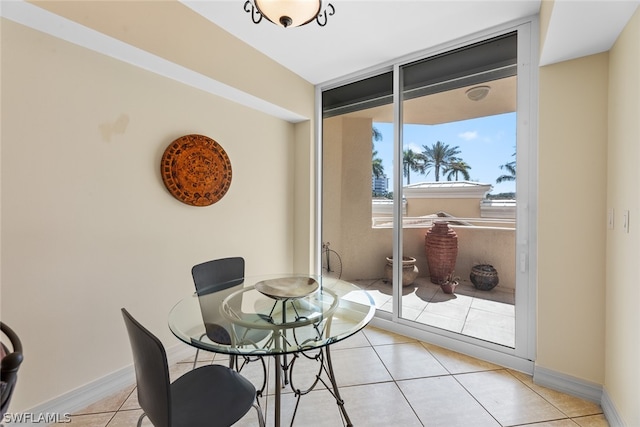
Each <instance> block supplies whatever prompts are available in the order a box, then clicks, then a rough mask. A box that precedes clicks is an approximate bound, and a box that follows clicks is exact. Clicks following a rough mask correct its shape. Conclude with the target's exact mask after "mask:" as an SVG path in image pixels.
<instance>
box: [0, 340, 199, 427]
mask: <svg viewBox="0 0 640 427" xmlns="http://www.w3.org/2000/svg"><path fill="white" fill-rule="evenodd" d="M166 351H167V361H168V363H169V366H171V365H172V364H174V363H176V362H179V361H180V360H184V359H187V358H189V357H192V356H193V355H194V354H195V349H194V348H192V347H189V346H186V345H184V344H177V345H175V346H173V347H171V348H167V349H166ZM135 380H136V379H135V372H134V369H133V363H132V364H131V365H128V366H125V367H123V368H121V369H118V370H117V371H115V372H112V373H110V374H108V375H105V376H104V377H102V378H98V379H97V380H94V381H91V382H90V383H88V384H85V385H83V386H80V387H78V388H76V389H74V390H71V391H69V392H67V393H64V394H62V395H60V396H58V397H55V398H53V399H51V400H49V401H47V402H44V403H42V404H40V405H38V406H35V407H33V408H31V409H29V410H27V411H24V414H30V415H31V416H32V418H37V417H38V416H40V415H41V414H42V415H41V417H40V418H41V419H51V417H55V416H56V414H57V416H58V417H59V418H58V419H59V420H60V421H62V420H64V418H65V415H64V414H73V413H75V412H78V411H79V410H81V409H83V408H86V407H87V406H89V405H91V404H93V403H96V402H99V401H100V400H102V399H104V398H106V397H109V396H111V395H112V394H114V393H117V392H119V391H120V390H122V389H124V388H126V387H129V386H131V385H133V384H135ZM5 425H6V426H7V427H8V426H29V427H31V426H32V427H42V426H43V425H46V423H43V422H26V423H5Z"/></svg>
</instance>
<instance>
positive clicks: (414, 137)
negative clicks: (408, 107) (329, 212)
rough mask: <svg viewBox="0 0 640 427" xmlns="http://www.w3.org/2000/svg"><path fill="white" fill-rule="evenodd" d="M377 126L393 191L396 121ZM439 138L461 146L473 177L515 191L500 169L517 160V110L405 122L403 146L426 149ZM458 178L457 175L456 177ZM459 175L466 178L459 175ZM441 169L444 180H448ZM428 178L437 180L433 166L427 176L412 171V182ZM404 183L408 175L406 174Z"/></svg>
mask: <svg viewBox="0 0 640 427" xmlns="http://www.w3.org/2000/svg"><path fill="white" fill-rule="evenodd" d="M373 126H374V127H375V128H376V129H378V130H379V131H380V133H381V134H382V141H375V142H374V147H375V150H377V151H378V157H380V158H381V159H382V165H383V166H384V172H385V175H387V177H388V178H389V187H388V190H389V191H393V176H392V175H393V163H392V162H393V125H392V124H391V123H374V124H373ZM437 141H441V142H442V143H444V144H446V145H449V147H455V146H457V147H458V148H459V151H460V154H458V156H457V157H459V158H461V159H462V160H463V161H465V162H466V163H467V164H468V165H469V166H471V169H469V175H470V178H471V181H476V182H479V183H483V184H491V185H493V190H492V191H491V193H492V194H498V193H507V192H515V182H514V181H511V182H503V183H501V184H496V179H497V178H498V177H499V176H500V175H504V174H508V173H507V171H506V170H502V169H500V165H504V164H505V163H508V162H511V161H514V160H515V157H514V156H513V154H514V153H515V151H516V113H506V114H498V115H495V116H488V117H481V118H477V119H470V120H462V121H458V122H451V123H445V124H440V125H405V127H404V144H403V149H404V150H407V149H412V150H413V151H414V152H417V153H421V152H422V151H424V148H422V146H423V145H427V146H431V145H433V144H435V143H436V142H437ZM454 179H455V178H454ZM459 179H460V180H462V179H464V178H463V177H462V176H459ZM446 180H447V178H446V177H443V176H442V170H441V171H440V181H446ZM424 181H435V175H434V171H433V169H431V171H430V172H429V173H428V174H427V176H425V175H422V174H419V173H416V172H411V176H410V182H411V184H415V183H418V182H424ZM403 183H404V185H406V184H407V178H406V177H403Z"/></svg>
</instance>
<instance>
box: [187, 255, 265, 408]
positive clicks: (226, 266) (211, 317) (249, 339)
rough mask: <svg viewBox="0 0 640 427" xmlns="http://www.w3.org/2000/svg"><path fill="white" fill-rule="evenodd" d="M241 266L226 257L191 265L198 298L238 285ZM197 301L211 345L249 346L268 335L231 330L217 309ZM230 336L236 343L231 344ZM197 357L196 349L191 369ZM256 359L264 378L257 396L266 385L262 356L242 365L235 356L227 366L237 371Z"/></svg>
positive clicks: (203, 300) (245, 359) (241, 260)
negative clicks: (213, 343)
mask: <svg viewBox="0 0 640 427" xmlns="http://www.w3.org/2000/svg"><path fill="white" fill-rule="evenodd" d="M244 265H245V262H244V258H242V257H229V258H220V259H214V260H211V261H207V262H203V263H202V264H197V265H195V266H193V268H192V269H191V275H192V276H193V282H194V283H195V286H196V293H197V294H198V297H204V296H206V295H208V294H211V293H214V292H222V291H225V290H230V289H231V288H233V287H235V286H237V285H239V284H241V283H242V282H243V281H244ZM199 302H200V311H201V313H202V320H203V321H204V326H205V331H206V332H205V334H204V335H207V338H209V339H210V340H211V341H213V342H217V343H220V344H225V345H230V344H235V345H241V346H251V345H254V344H255V343H258V342H260V341H262V340H263V339H264V338H266V337H267V336H269V332H268V331H265V330H246V329H244V328H242V327H239V326H233V327H232V326H231V325H230V324H229V322H227V321H225V320H224V319H222V318H221V316H220V310H219V307H208V306H206V304H207V300H206V298H199ZM232 328H233V330H232ZM204 335H203V336H204ZM232 335H233V337H234V338H233V339H234V340H235V341H233V342H232ZM198 354H199V349H198V350H196V356H195V360H194V361H193V367H194V368H195V367H196V363H197V362H198ZM255 360H260V361H261V363H262V370H263V374H264V379H265V381H264V382H263V385H262V388H261V389H260V390H259V392H258V396H260V395H262V392H263V391H264V388H265V385H266V372H267V366H266V363H265V361H264V359H263V358H262V357H261V356H255V357H248V356H243V357H242V363H239V362H238V358H237V356H235V355H230V357H229V367H230V368H234V367H235V369H236V370H237V371H238V372H240V371H242V368H243V367H244V366H245V365H246V364H247V363H248V362H250V361H255Z"/></svg>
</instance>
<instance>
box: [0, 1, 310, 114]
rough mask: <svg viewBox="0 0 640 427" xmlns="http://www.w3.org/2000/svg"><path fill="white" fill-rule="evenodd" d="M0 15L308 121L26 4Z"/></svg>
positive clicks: (5, 6)
mask: <svg viewBox="0 0 640 427" xmlns="http://www.w3.org/2000/svg"><path fill="white" fill-rule="evenodd" d="M0 14H1V15H2V17H3V18H6V19H9V20H11V21H14V22H17V23H19V24H22V25H25V26H27V27H29V28H32V29H34V30H38V31H41V32H43V33H46V34H49V35H51V36H53V37H57V38H59V39H62V40H65V41H67V42H69V43H73V44H75V45H78V46H82V47H85V48H87V49H90V50H92V51H94V52H98V53H102V54H103V55H106V56H109V57H111V58H114V59H117V60H120V61H122V62H125V63H128V64H131V65H134V66H136V67H139V68H142V69H144V70H147V71H150V72H152V73H155V74H158V75H160V76H163V77H167V78H169V79H172V80H175V81H178V82H180V83H183V84H186V85H188V86H191V87H194V88H196V89H200V90H203V91H205V92H208V93H210V94H212V95H217V96H220V97H222V98H225V99H228V100H230V101H232V102H235V103H237V104H240V105H244V106H245V107H248V108H251V109H254V110H257V111H261V112H263V113H265V114H268V115H270V116H273V117H276V118H279V119H282V120H286V121H288V122H291V123H298V122H302V121H305V120H308V117H304V116H302V115H300V114H298V113H295V112H293V111H289V110H287V109H285V108H282V107H280V106H278V105H275V104H272V103H270V102H267V101H265V100H263V99H260V98H258V97H256V96H253V95H251V94H249V93H247V92H243V91H241V90H238V89H236V88H234V87H231V86H229V85H226V84H224V83H221V82H219V81H217V80H215V79H212V78H211V77H208V76H205V75H204V74H200V73H198V72H195V71H193V70H191V69H189V68H186V67H183V66H181V65H178V64H175V63H173V62H171V61H168V60H166V59H164V58H161V57H159V56H156V55H153V54H151V53H149V52H147V51H144V50H142V49H139V48H137V47H135V46H131V45H129V44H127V43H124V42H122V41H120V40H118V39H115V38H113V37H109V36H107V35H105V34H102V33H100V32H98V31H96V30H93V29H91V28H88V27H85V26H84V25H80V24H78V23H77V22H74V21H71V20H69V19H66V18H63V17H61V16H59V15H56V14H54V13H51V12H49V11H47V10H45V9H42V8H40V7H38V6H35V5H33V4H30V3H27V2H25V1H17V0H14V1H3V2H2V7H1V8H0Z"/></svg>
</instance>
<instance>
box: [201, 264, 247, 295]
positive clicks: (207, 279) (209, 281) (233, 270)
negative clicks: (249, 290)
mask: <svg viewBox="0 0 640 427" xmlns="http://www.w3.org/2000/svg"><path fill="white" fill-rule="evenodd" d="M191 275H192V276H193V281H194V283H195V285H196V292H197V293H198V295H206V294H208V293H212V292H218V291H221V290H224V289H227V288H231V287H233V286H236V285H239V284H240V283H242V281H243V280H244V258H242V257H231V258H221V259H214V260H212V261H207V262H204V263H202V264H198V265H195V266H193V268H192V269H191Z"/></svg>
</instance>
